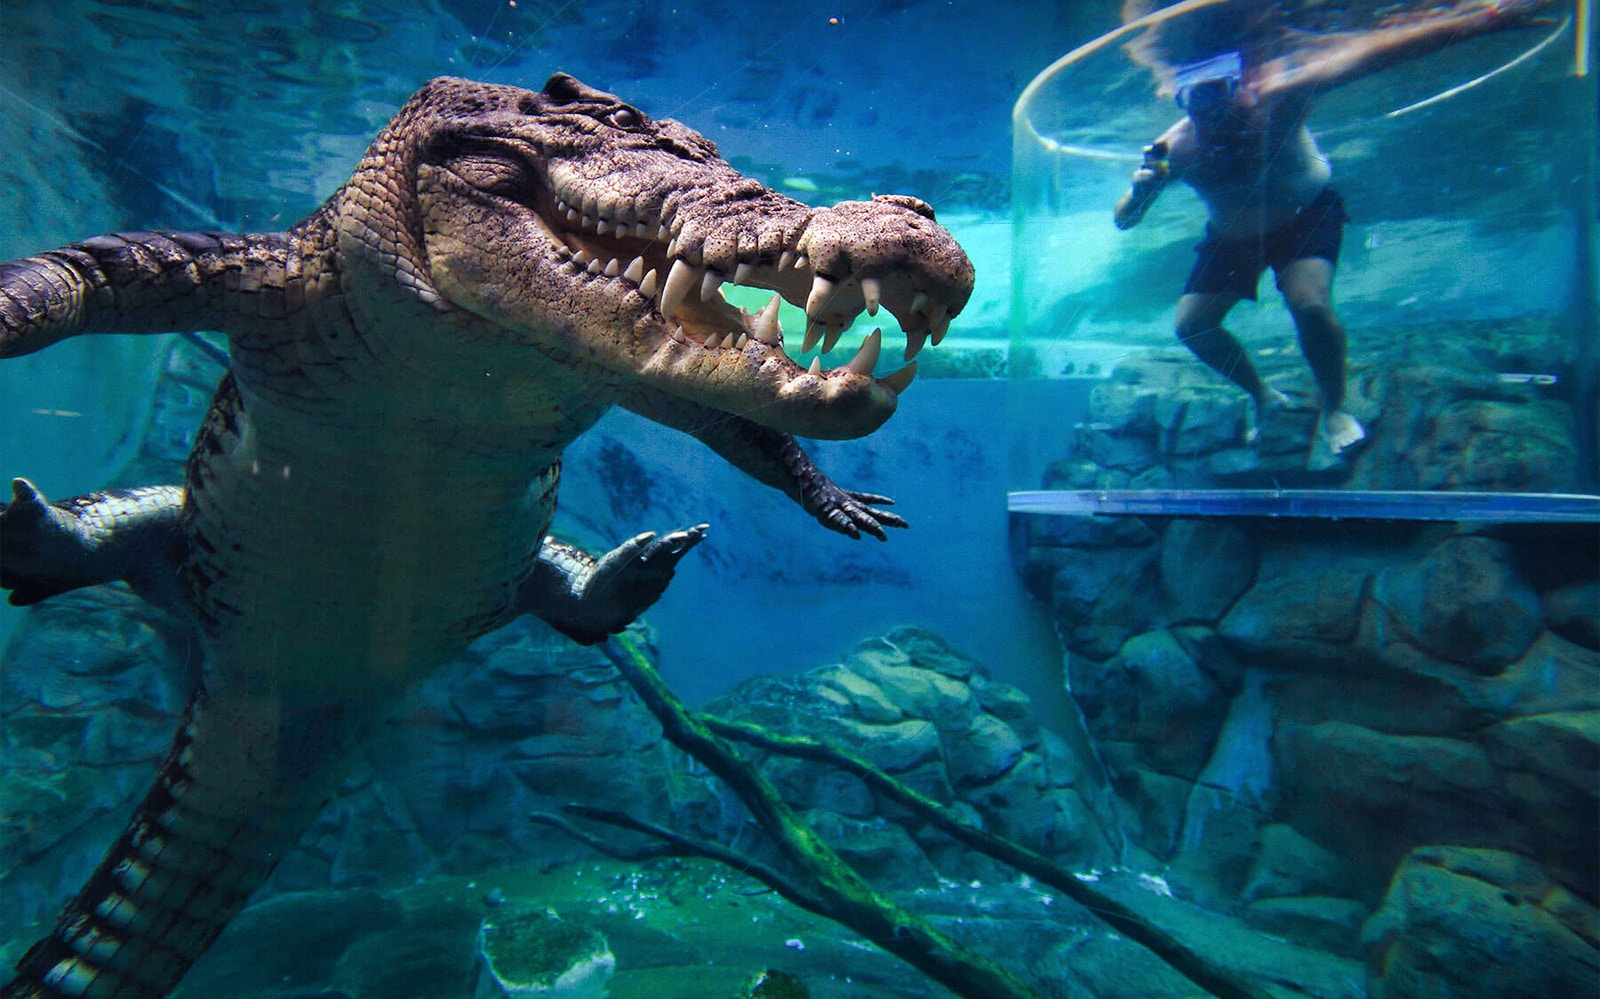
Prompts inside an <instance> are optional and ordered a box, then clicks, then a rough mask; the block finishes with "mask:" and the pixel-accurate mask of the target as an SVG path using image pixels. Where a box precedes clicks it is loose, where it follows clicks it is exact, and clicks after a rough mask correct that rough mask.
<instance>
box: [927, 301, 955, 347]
mask: <svg viewBox="0 0 1600 999" xmlns="http://www.w3.org/2000/svg"><path fill="white" fill-rule="evenodd" d="M928 329H929V330H931V331H932V333H933V345H934V346H935V347H937V346H939V344H941V343H943V342H944V335H945V334H946V333H948V332H950V312H949V310H948V309H946V308H945V307H944V306H942V305H941V306H939V307H938V308H936V309H934V310H933V314H932V315H930V316H929V317H928Z"/></svg>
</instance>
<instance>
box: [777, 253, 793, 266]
mask: <svg viewBox="0 0 1600 999" xmlns="http://www.w3.org/2000/svg"><path fill="white" fill-rule="evenodd" d="M793 266H794V251H793V250H784V251H783V255H782V256H780V257H779V258H778V270H780V271H786V270H788V269H789V268H791V267H793Z"/></svg>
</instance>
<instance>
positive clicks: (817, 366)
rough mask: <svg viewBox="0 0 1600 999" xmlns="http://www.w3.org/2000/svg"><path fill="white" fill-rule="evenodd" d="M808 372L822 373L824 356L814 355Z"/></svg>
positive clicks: (812, 373)
mask: <svg viewBox="0 0 1600 999" xmlns="http://www.w3.org/2000/svg"><path fill="white" fill-rule="evenodd" d="M806 374H808V375H820V374H822V358H821V357H813V358H812V359H811V367H809V368H807V369H806Z"/></svg>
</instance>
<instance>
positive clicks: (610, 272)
mask: <svg viewBox="0 0 1600 999" xmlns="http://www.w3.org/2000/svg"><path fill="white" fill-rule="evenodd" d="M621 273H622V265H621V264H619V263H617V259H616V258H615V257H612V258H611V261H610V263H608V264H606V277H616V276H617V275H618V274H621Z"/></svg>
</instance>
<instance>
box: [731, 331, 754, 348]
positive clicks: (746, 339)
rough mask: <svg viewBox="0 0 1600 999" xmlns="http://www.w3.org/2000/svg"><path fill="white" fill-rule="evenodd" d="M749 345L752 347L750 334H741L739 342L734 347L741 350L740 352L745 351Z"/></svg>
mask: <svg viewBox="0 0 1600 999" xmlns="http://www.w3.org/2000/svg"><path fill="white" fill-rule="evenodd" d="M731 335H732V334H730V336H731ZM749 345H750V334H748V333H740V334H739V342H737V343H735V344H734V347H735V348H737V349H739V350H743V349H745V347H747V346H749Z"/></svg>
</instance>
